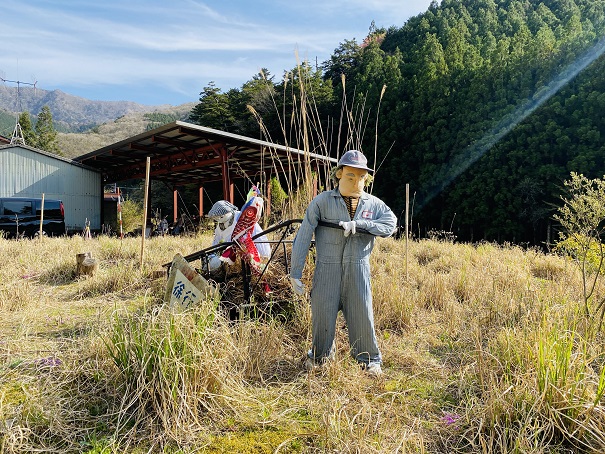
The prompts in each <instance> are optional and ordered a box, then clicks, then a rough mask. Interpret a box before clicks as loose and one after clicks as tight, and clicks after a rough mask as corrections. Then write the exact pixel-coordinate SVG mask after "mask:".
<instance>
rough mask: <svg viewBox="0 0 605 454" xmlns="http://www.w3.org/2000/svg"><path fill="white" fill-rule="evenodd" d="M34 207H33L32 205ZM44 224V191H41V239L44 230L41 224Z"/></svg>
mask: <svg viewBox="0 0 605 454" xmlns="http://www.w3.org/2000/svg"><path fill="white" fill-rule="evenodd" d="M34 209H35V207H34ZM43 225H44V193H42V206H41V207H40V240H42V235H43V234H44V230H43V229H42V226H43Z"/></svg>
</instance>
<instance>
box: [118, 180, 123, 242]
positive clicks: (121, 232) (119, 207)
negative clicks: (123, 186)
mask: <svg viewBox="0 0 605 454" xmlns="http://www.w3.org/2000/svg"><path fill="white" fill-rule="evenodd" d="M117 192H118V224H119V225H120V239H121V240H123V239H124V229H123V228H122V195H121V192H120V188H117Z"/></svg>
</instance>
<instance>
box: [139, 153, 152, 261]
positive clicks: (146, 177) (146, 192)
mask: <svg viewBox="0 0 605 454" xmlns="http://www.w3.org/2000/svg"><path fill="white" fill-rule="evenodd" d="M150 167H151V158H150V157H149V156H147V169H146V171H145V198H144V199H145V201H144V202H143V234H142V235H141V237H142V238H141V264H140V265H141V268H143V258H144V256H145V235H146V234H147V199H148V197H149V170H150ZM149 233H150V234H151V232H149Z"/></svg>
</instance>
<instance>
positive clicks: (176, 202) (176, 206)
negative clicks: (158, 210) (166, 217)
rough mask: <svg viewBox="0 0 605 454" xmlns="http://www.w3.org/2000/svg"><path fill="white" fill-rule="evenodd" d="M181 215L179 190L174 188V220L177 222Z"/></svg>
mask: <svg viewBox="0 0 605 454" xmlns="http://www.w3.org/2000/svg"><path fill="white" fill-rule="evenodd" d="M178 216H179V190H178V189H177V188H174V189H173V190H172V222H176V220H177V218H178Z"/></svg>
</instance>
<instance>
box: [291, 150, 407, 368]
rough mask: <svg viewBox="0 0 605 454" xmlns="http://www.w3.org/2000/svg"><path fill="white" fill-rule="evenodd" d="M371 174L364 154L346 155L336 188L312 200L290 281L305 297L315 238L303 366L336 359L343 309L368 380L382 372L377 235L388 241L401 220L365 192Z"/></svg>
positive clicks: (354, 350) (297, 242)
mask: <svg viewBox="0 0 605 454" xmlns="http://www.w3.org/2000/svg"><path fill="white" fill-rule="evenodd" d="M369 171H371V169H369V168H368V166H367V159H366V157H365V156H364V155H363V154H362V153H361V152H360V151H357V150H350V151H347V152H346V153H345V154H344V155H343V156H342V157H341V158H340V160H339V161H338V166H337V167H336V170H335V172H334V176H335V179H336V180H337V181H338V187H337V188H336V189H333V190H331V191H324V192H322V193H321V194H319V195H318V196H317V197H315V198H314V199H313V200H312V201H311V203H310V204H309V206H308V207H307V210H306V213H305V217H304V219H303V222H302V224H301V226H300V229H299V230H298V233H297V235H296V238H295V240H294V245H293V247H292V259H291V263H292V266H291V270H290V281H291V283H292V288H293V290H294V292H295V293H297V294H299V295H302V294H304V292H305V286H304V284H303V283H302V282H301V278H302V271H303V268H304V265H305V260H306V256H307V253H308V251H309V247H310V245H311V240H312V238H313V235H315V249H316V255H317V257H316V262H315V272H314V274H313V287H312V289H311V313H312V324H313V345H312V348H311V350H309V352H308V355H307V356H308V358H307V359H306V361H305V366H306V367H307V369H312V368H314V367H315V366H317V365H320V364H321V363H322V362H323V361H325V360H326V358H329V357H330V356H332V355H333V353H334V352H333V349H334V345H333V344H334V336H335V332H336V317H337V315H338V311H339V310H342V312H343V315H344V318H345V320H346V323H347V328H348V331H349V345H350V348H351V355H352V356H353V357H354V358H355V359H356V360H357V361H358V362H359V363H360V364H361V365H362V367H364V368H366V370H367V371H368V373H370V375H372V376H378V375H380V374H381V373H382V370H381V363H382V357H381V354H380V350H379V348H378V343H377V341H376V334H375V331H374V314H373V308H372V287H371V283H370V253H371V252H372V248H373V247H374V241H375V237H376V236H380V237H388V236H390V235H391V234H392V233H393V232H394V230H395V227H396V223H397V218H396V217H395V215H394V214H393V212H392V211H391V209H390V208H389V207H388V206H387V205H386V204H385V203H384V202H383V201H382V200H380V199H378V198H377V197H374V196H372V195H370V194H368V193H366V192H364V187H365V185H366V183H367V181H368V180H369V173H368V172H369Z"/></svg>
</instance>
